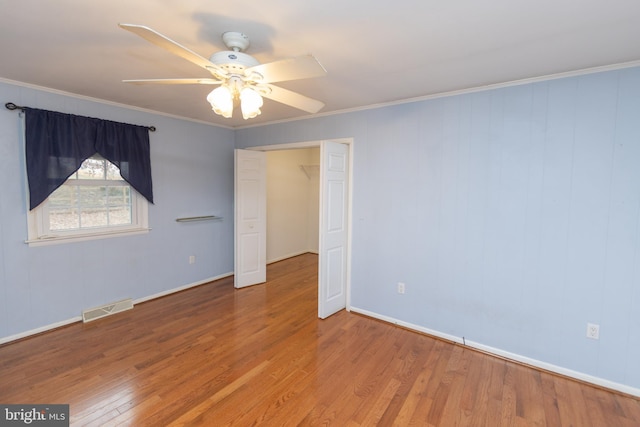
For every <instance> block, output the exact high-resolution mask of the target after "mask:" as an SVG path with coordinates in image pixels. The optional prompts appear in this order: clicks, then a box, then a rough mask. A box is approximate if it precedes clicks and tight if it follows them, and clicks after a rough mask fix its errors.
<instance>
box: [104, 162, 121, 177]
mask: <svg viewBox="0 0 640 427" xmlns="http://www.w3.org/2000/svg"><path fill="white" fill-rule="evenodd" d="M107 179H108V180H110V181H123V179H122V177H121V176H120V169H118V167H117V166H116V165H114V164H113V163H111V162H107Z"/></svg>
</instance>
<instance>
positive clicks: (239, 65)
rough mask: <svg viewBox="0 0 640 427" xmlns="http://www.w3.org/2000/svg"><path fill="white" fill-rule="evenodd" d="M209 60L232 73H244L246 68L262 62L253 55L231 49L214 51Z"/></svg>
mask: <svg viewBox="0 0 640 427" xmlns="http://www.w3.org/2000/svg"><path fill="white" fill-rule="evenodd" d="M209 61H211V62H213V63H214V64H216V65H217V66H219V67H221V68H223V69H225V70H227V71H228V72H229V73H232V74H238V73H240V74H242V72H243V71H244V70H245V69H247V68H249V67H254V66H256V65H258V64H260V63H259V62H258V60H257V59H255V58H254V57H253V56H251V55H247V54H246V53H242V52H234V51H230V50H224V51H222V52H216V53H214V54H213V55H211V57H210V58H209Z"/></svg>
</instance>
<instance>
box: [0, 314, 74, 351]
mask: <svg viewBox="0 0 640 427" xmlns="http://www.w3.org/2000/svg"><path fill="white" fill-rule="evenodd" d="M75 322H82V316H76V317H72V318H71V319H67V320H62V321H60V322H56V323H51V324H49V325H45V326H41V327H39V328H35V329H31V330H29V331H25V332H20V333H19V334H15V335H9V336H7V337H3V338H0V344H6V343H8V342H11V341H15V340H19V339H21V338H26V337H28V336H31V335H35V334H39V333H42V332H47V331H49V330H51V329H56V328H60V327H62V326H66V325H69V324H71V323H75Z"/></svg>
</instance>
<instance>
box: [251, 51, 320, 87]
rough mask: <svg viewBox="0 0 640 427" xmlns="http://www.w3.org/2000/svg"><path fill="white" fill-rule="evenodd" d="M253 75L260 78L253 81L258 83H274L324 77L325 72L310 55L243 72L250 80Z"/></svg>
mask: <svg viewBox="0 0 640 427" xmlns="http://www.w3.org/2000/svg"><path fill="white" fill-rule="evenodd" d="M253 73H258V74H260V75H261V76H262V78H261V79H255V81H256V82H259V83H275V82H284V81H287V80H299V79H309V78H312V77H324V76H325V75H327V70H325V69H324V67H323V66H322V65H321V64H320V62H318V60H317V59H316V58H315V57H313V56H312V55H303V56H298V57H296V58H289V59H282V60H280V61H274V62H268V63H266V64H260V65H256V66H255V67H250V68H247V69H246V70H245V76H247V77H249V78H251V75H252V74H253Z"/></svg>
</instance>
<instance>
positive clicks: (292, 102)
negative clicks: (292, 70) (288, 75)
mask: <svg viewBox="0 0 640 427" xmlns="http://www.w3.org/2000/svg"><path fill="white" fill-rule="evenodd" d="M263 87H264V88H265V89H266V90H264V91H260V94H261V95H262V96H264V97H265V98H269V99H272V100H274V101H277V102H280V103H282V104H286V105H289V106H291V107H294V108H297V109H299V110H303V111H306V112H308V113H317V112H318V111H320V110H321V109H322V107H324V102H321V101H318V100H316V99H313V98H309V97H307V96H304V95H301V94H299V93H297V92H293V91H290V90H288V89H284V88H281V87H279V86H274V85H264V86H263Z"/></svg>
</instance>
